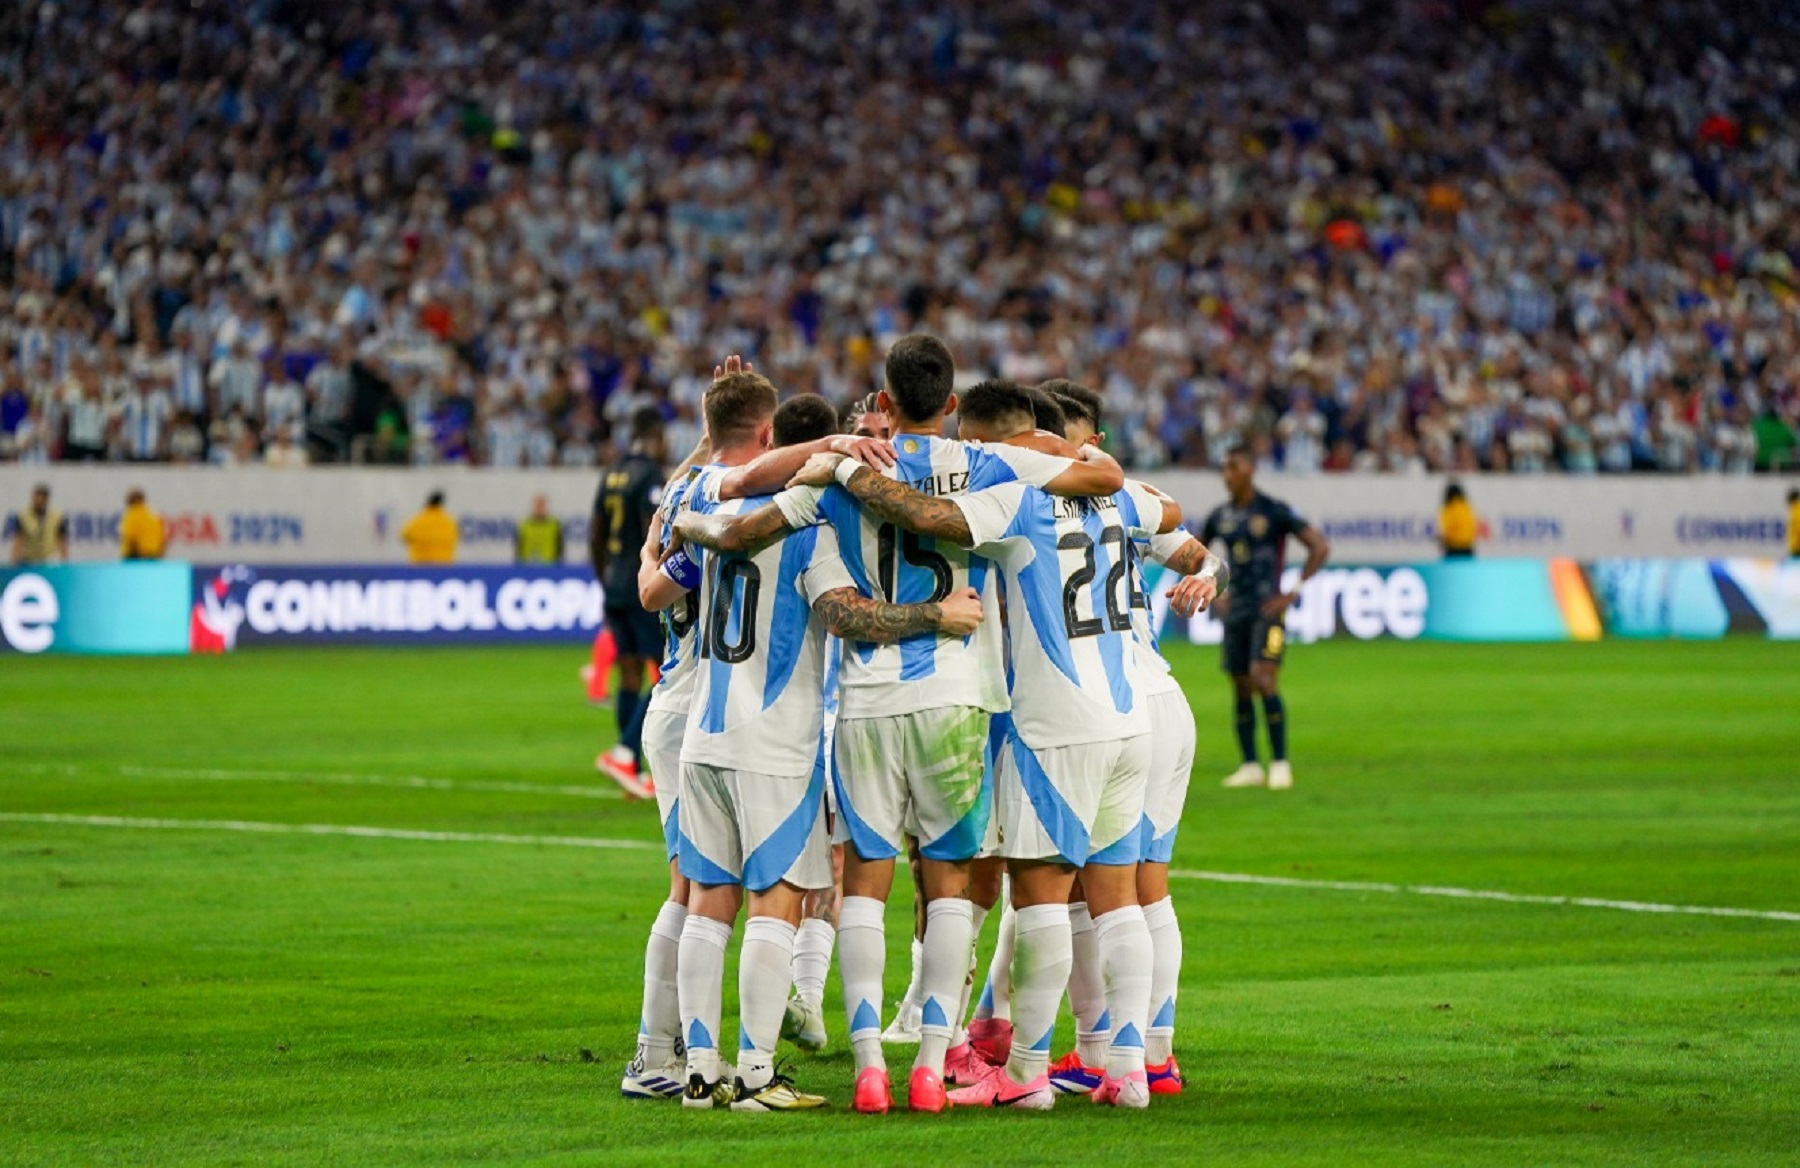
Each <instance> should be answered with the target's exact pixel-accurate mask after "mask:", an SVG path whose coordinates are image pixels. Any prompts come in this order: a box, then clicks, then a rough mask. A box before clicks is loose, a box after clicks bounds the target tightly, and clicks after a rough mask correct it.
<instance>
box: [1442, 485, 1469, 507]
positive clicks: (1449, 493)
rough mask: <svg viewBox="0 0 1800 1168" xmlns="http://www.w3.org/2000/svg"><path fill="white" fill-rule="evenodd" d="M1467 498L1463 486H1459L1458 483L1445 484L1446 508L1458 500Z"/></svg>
mask: <svg viewBox="0 0 1800 1168" xmlns="http://www.w3.org/2000/svg"><path fill="white" fill-rule="evenodd" d="M1466 497H1467V496H1465V495H1464V494H1463V489H1462V487H1461V485H1459V484H1457V483H1446V484H1444V505H1445V506H1449V505H1450V504H1451V503H1454V502H1456V501H1457V500H1459V499H1463V498H1466Z"/></svg>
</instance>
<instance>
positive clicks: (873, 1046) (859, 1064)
mask: <svg viewBox="0 0 1800 1168" xmlns="http://www.w3.org/2000/svg"><path fill="white" fill-rule="evenodd" d="M886 908H887V906H886V905H884V904H883V903H881V901H879V900H876V899H875V898H874V897H872V896H846V897H845V898H844V903H843V906H842V907H841V908H840V909H839V910H838V976H839V977H841V978H842V979H843V982H844V1011H845V1013H847V1014H848V1015H849V1016H850V1047H851V1049H852V1050H853V1051H855V1052H856V1069H857V1070H859V1071H860V1070H862V1069H863V1068H864V1067H880V1068H882V1069H883V1070H886V1069H887V1059H886V1058H885V1057H884V1056H883V1055H882V1053H881V976H882V970H883V969H884V967H885V966H886V965H887V926H886V922H885V919H884V918H885V916H886V913H885V910H886Z"/></svg>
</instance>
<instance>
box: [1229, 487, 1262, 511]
mask: <svg viewBox="0 0 1800 1168" xmlns="http://www.w3.org/2000/svg"><path fill="white" fill-rule="evenodd" d="M1255 499H1256V488H1255V487H1246V488H1244V492H1243V494H1241V495H1233V496H1232V497H1231V505H1232V506H1233V507H1248V506H1249V505H1250V504H1251V503H1252V502H1253V501H1254V500H1255Z"/></svg>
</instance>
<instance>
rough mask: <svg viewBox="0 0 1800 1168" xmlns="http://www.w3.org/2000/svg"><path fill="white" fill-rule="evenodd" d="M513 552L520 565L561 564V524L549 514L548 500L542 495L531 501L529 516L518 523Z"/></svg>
mask: <svg viewBox="0 0 1800 1168" xmlns="http://www.w3.org/2000/svg"><path fill="white" fill-rule="evenodd" d="M515 551H516V555H517V559H518V562H519V563H521V564H560V563H562V561H563V533H562V524H561V523H559V522H557V520H556V517H555V516H553V515H551V514H550V500H549V499H548V498H546V497H544V496H543V495H539V496H538V497H537V498H535V499H533V500H532V501H531V514H530V515H527V516H526V517H525V518H524V520H523V521H522V522H520V524H519V535H518V540H517V544H516V548H515Z"/></svg>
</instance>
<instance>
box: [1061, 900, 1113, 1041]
mask: <svg viewBox="0 0 1800 1168" xmlns="http://www.w3.org/2000/svg"><path fill="white" fill-rule="evenodd" d="M1069 944H1070V950H1071V953H1072V955H1073V958H1074V960H1073V964H1072V965H1071V966H1070V967H1069V1012H1070V1013H1072V1014H1074V1015H1075V1050H1076V1052H1077V1053H1079V1054H1080V1055H1081V1064H1082V1065H1083V1066H1087V1067H1097V1066H1100V1065H1101V1064H1103V1063H1104V1062H1106V1046H1107V1043H1108V1042H1109V1041H1110V1040H1111V1038H1112V1023H1111V1021H1110V1020H1109V1019H1108V1018H1107V1016H1106V981H1105V979H1104V978H1103V977H1101V975H1100V949H1099V947H1098V944H1097V941H1096V938H1095V935H1094V920H1093V918H1092V917H1090V916H1089V915H1088V906H1087V904H1086V903H1084V902H1082V901H1076V902H1075V903H1074V904H1071V905H1070V906H1069Z"/></svg>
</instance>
